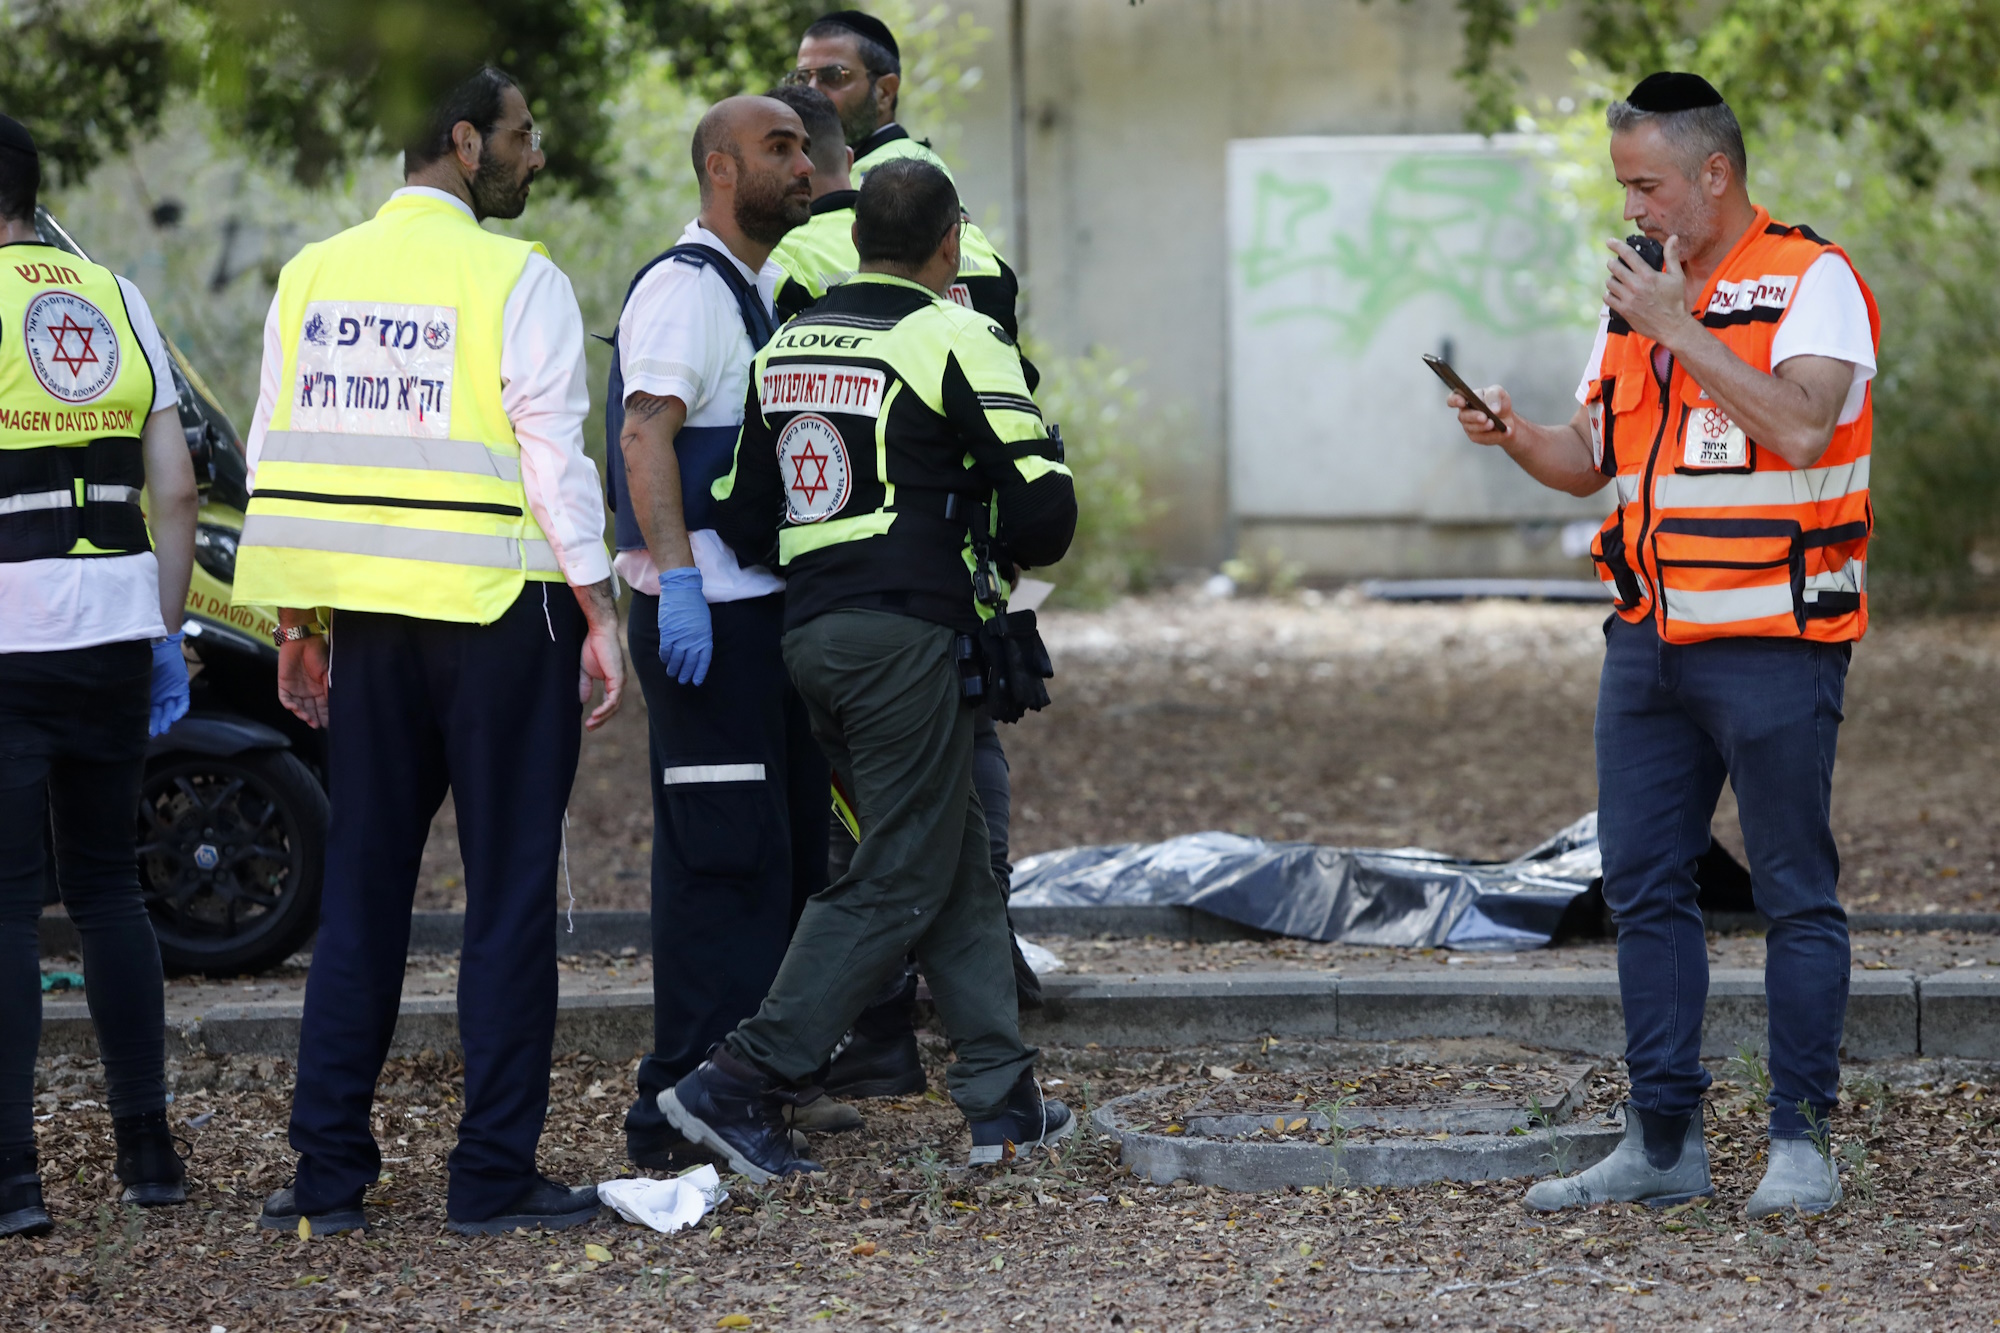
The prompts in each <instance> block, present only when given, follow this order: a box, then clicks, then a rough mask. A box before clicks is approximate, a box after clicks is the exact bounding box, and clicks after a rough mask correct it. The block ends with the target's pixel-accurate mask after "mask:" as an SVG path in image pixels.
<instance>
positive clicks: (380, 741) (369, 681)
mask: <svg viewBox="0 0 2000 1333" xmlns="http://www.w3.org/2000/svg"><path fill="white" fill-rule="evenodd" d="M583 635H584V619H583V611H582V608H580V607H579V606H578V605H577V602H576V596H575V594H574V593H572V592H571V591H570V590H569V588H568V587H566V586H565V585H563V584H560V583H553V584H551V583H530V584H528V586H527V588H526V589H525V590H524V591H523V592H522V594H521V596H520V598H519V599H518V600H517V601H516V602H515V603H514V605H513V606H511V607H510V608H508V610H507V612H506V613H505V614H504V615H502V616H501V617H500V619H499V620H497V621H495V622H494V623H492V624H491V625H461V624H449V623H446V622H443V621H436V620H416V619H412V618H410V617H407V616H392V615H378V614H371V613H365V612H355V611H342V612H339V613H338V614H337V616H336V617H335V621H334V629H333V666H332V680H331V690H330V701H331V704H332V709H333V714H332V718H331V721H330V725H329V728H328V731H327V764H328V770H329V773H328V775H329V784H328V785H329V787H330V792H329V794H330V796H331V799H332V804H333V824H332V829H331V833H330V836H329V838H328V841H327V856H326V888H325V893H324V897H323V899H322V902H321V905H320V927H319V940H318V942H317V943H316V944H314V946H313V952H312V971H311V973H310V975H309V976H308V977H307V979H306V1000H305V1020H304V1026H303V1028H302V1030H301V1031H300V1034H299V1064H298V1084H297V1088H296V1091H295V1092H294V1093H293V1097H292V1122H291V1143H292V1147H294V1148H296V1149H297V1150H298V1152H299V1170H298V1182H297V1198H298V1202H299V1204H300V1206H301V1208H302V1209H303V1210H304V1211H307V1212H318V1211H322V1210H324V1209H328V1208H334V1207H338V1206H341V1205H343V1204H346V1203H348V1202H350V1201H352V1200H355V1199H358V1198H359V1196H360V1194H361V1191H362V1190H363V1189H364V1188H366V1187H367V1186H368V1185H369V1184H370V1183H372V1182H373V1181H374V1180H375V1179H376V1177H377V1176H378V1175H379V1174H380V1172H381V1163H382V1158H381V1153H380V1150H379V1149H378V1148H377V1146H376V1143H375V1136H374V1135H373V1133H371V1132H370V1129H369V1110H370V1107H371V1105H372V1103H373V1101H374V1096H375V1080H376V1078H377V1077H378V1076H379V1075H380V1074H381V1072H382V1062H383V1060H384V1059H385V1058H387V1056H388V1052H389V1039H390V1038H391V1037H392V1036H393V1035H394V1033H395V1030H396V1012H397V1008H398V1004H399V1001H400V998H401V995H402V989H403V971H404V964H405V961H406V958H407V956H408V953H409V947H410V905H411V900H412V897H413V895H414V893H415V891H416V884H417V870H418V865H419V862H420V861H421V859H422V857H423V851H424V842H425V839H426V838H427V837H428V836H429V833H430V825H431V818H432V816H433V815H435V814H436V813H437V811H438V807H439V806H440V805H442V804H443V802H444V796H445V792H446V791H447V790H449V791H450V792H451V794H452V801H453V805H454V808H455V809H456V811H457V814H458V841H459V849H460V854H461V855H462V856H463V858H464V861H465V947H464V951H463V952H462V954H461V955H460V959H459V971H458V1013H459V1018H458V1032H459V1040H460V1043H461V1044H462V1045H463V1047H464V1050H465V1110H464V1114H463V1115H462V1116H461V1117H460V1119H459V1124H458V1145H457V1147H455V1148H454V1149H453V1150H452V1153H451V1158H450V1163H449V1164H450V1171H451V1182H450V1188H449V1192H448V1194H447V1197H446V1210H447V1212H448V1213H449V1214H450V1216H451V1217H453V1218H454V1219H457V1220H459V1221H468V1222H470V1221H483V1220H485V1219H486V1218H489V1217H493V1216H496V1215H498V1214H499V1213H501V1212H503V1211H504V1210H505V1209H506V1208H507V1206H508V1205H509V1204H511V1203H513V1202H514V1200H515V1199H516V1198H518V1197H519V1196H520V1194H521V1193H522V1191H524V1190H525V1189H527V1188H528V1187H529V1186H530V1185H531V1184H533V1183H534V1180H535V1148H536V1145H537V1143H539V1142H540V1140H541V1136H542V1122H543V1120H544V1119H545V1118H546V1116H547V1114H548V1104H549V1055H550V1050H551V1048H552V1046H553V1045H554V1041H555V1021H556V940H555V931H554V929H553V926H552V924H551V912H550V909H551V908H552V907H553V906H554V903H555V892H556V886H557V884H558V882H559V871H558V863H559V861H560V859H561V854H562V820H563V810H564V808H565V807H566V806H567V805H568V804H569V791H570V784H571V782H572V781H574V780H575V777H576V758H577V746H578V744H579V743H580V741H581V740H582V735H583V716H582V710H581V708H580V707H579V705H578V704H577V698H576V682H577V670H578V661H579V657H580V655H581V649H582V644H583Z"/></svg>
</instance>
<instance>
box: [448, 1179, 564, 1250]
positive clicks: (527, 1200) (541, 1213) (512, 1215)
mask: <svg viewBox="0 0 2000 1333" xmlns="http://www.w3.org/2000/svg"><path fill="white" fill-rule="evenodd" d="M602 1209H603V1205H602V1204H600V1203H599V1202H598V1201H597V1186H595V1185H579V1186H578V1187H577V1188H575V1189H571V1188H570V1187H569V1186H567V1185H559V1184H557V1183H556V1182H555V1181H553V1180H550V1179H549V1178H548V1177H546V1176H540V1177H537V1178H536V1180H535V1183H534V1184H532V1185H530V1186H528V1188H527V1189H525V1190H523V1191H521V1196H520V1197H519V1198H517V1199H515V1200H514V1202H512V1203H510V1204H508V1205H507V1206H506V1207H505V1208H503V1209H501V1211H500V1213H499V1214H498V1215H497V1216H494V1217H487V1218H481V1219H480V1220H479V1221H477V1222H464V1221H460V1220H459V1219H458V1218H455V1217H447V1218H446V1219H445V1223H444V1227H445V1230H446V1231H455V1232H457V1233H458V1234H459V1235H461V1236H493V1235H498V1234H499V1233H501V1232H503V1231H561V1230H563V1229H564V1228H566V1227H580V1226H582V1225H583V1224H584V1223H585V1222H588V1221H590V1220H591V1219H592V1218H595V1217H596V1216H597V1214H598V1213H599V1212H600V1211H602Z"/></svg>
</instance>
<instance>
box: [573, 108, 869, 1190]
mask: <svg viewBox="0 0 2000 1333" xmlns="http://www.w3.org/2000/svg"><path fill="white" fill-rule="evenodd" d="M806 150H807V139H806V132H805V127H804V126H803V125H802V124H801V123H800V121H799V118H798V115H797V114H796V113H795V112H793V111H792V109H791V108H790V107H788V106H786V105H785V104H784V103H782V102H777V101H773V100H772V99H770V98H768V97H732V98H729V99H728V100H726V101H724V102H720V103H718V104H717V105H716V106H714V107H713V108H711V109H710V110H709V112H708V113H707V114H706V115H704V116H703V117H702V119H701V123H700V125H698V126H697V127H696V128H695V132H694V141H693V144H692V156H693V159H694V173H695V179H696V181H697V182H698V183H699V185H700V188H701V213H700V215H699V216H698V217H697V218H696V219H695V220H694V221H693V222H690V223H689V224H688V226H687V229H686V230H685V231H683V232H682V233H681V238H680V243H679V244H677V245H675V246H674V247H673V248H672V249H669V250H667V251H666V252H665V253H663V254H661V255H659V256H657V257H656V258H654V259H653V260H652V261H651V262H649V263H648V264H646V266H645V267H643V268H641V269H640V270H639V273H638V276H637V277H635V278H634V279H633V280H632V286H631V289H630V291H629V292H628V293H627V295H626V298H625V308H624V311H623V312H622V313H621V314H620V316H619V319H618V337H617V343H616V346H615V348H614V350H613V359H612V365H611V379H610V387H609V391H608V393H607V395H606V403H605V440H606V446H607V451H608V453H609V456H610V469H609V470H610V473H611V481H612V496H613V501H614V503H615V505H616V509H617V515H618V554H617V557H616V559H615V564H616V567H617V569H618V572H619V573H620V574H621V575H622V576H623V577H624V579H625V581H626V582H627V583H629V584H631V585H632V614H631V622H630V635H631V647H632V657H633V661H634V663H635V669H636V670H637V672H638V676H639V684H640V687H641V688H642V689H643V690H644V691H645V694H646V705H647V710H648V716H649V718H650V721H651V729H652V734H651V760H650V777H649V781H650V782H651V784H652V792H653V877H652V879H653V883H652V920H653V979H654V980H653V1050H652V1052H651V1053H650V1054H649V1055H647V1057H646V1058H645V1060H644V1061H643V1062H641V1064H640V1066H639V1075H638V1085H639V1086H638V1097H637V1099H636V1100H635V1101H634V1102H633V1104H632V1107H631V1110H630V1111H629V1112H628V1113H627V1114H626V1117H625V1146H626V1155H627V1156H628V1157H629V1158H630V1159H631V1160H632V1162H633V1164H634V1165H637V1166H641V1167H651V1168H672V1167H676V1166H679V1165H681V1164H683V1163H684V1162H685V1161H687V1160H690V1158H689V1156H688V1154H689V1145H688V1144H687V1143H686V1141H685V1140H684V1139H683V1138H682V1137H681V1134H680V1132H679V1131H678V1130H676V1129H675V1128H674V1127H673V1126H672V1125H671V1124H669V1123H668V1122H667V1120H666V1117H665V1116H664V1115H663V1114H662V1113H661V1110H660V1106H659V1095H660V1093H662V1092H663V1091H665V1090H666V1089H668V1088H670V1087H672V1086H673V1085H674V1083H675V1082H676V1081H678V1080H679V1079H680V1078H681V1077H682V1076H683V1075H685V1074H686V1073H688V1072H689V1071H690V1070H692V1069H693V1068H694V1067H695V1066H696V1065H698V1064H700V1063H701V1060H702V1057H703V1055H704V1054H705V1053H706V1052H707V1050H708V1048H709V1047H710V1046H711V1045H713V1044H714V1043H716V1042H718V1041H720V1040H721V1039H722V1038H723V1036H724V1035H725V1034H726V1033H728V1032H729V1031H730V1030H731V1029H732V1028H734V1027H735V1026H736V1024H737V1023H738V1022H740V1021H741V1020H742V1019H744V1018H746V1017H747V1016H749V1015H750V1014H751V1013H752V1012H753V1011H755V1009H756V1008H757V1004H758V1002H759V1001H760V1000H762V999H763V998H764V992H765V991H766V990H767V989H769V987H770V984H771V978H772V977H773V976H775V975H776V974H777V970H778V964H779V962H780V961H782V960H783V958H784V955H785V947H786V945H787V943H788V942H789V941H790V939H791V934H792V923H793V922H794V921H795V920H796V919H797V917H798V913H799V911H800V909H801V908H802V907H803V906H804V903H805V900H806V899H807V898H809V897H810V896H812V895H813V894H814V893H816V892H818V891H819V890H820V889H821V888H823V887H825V885H826V808H827V790H828V773H827V765H826V760H825V759H824V758H823V757H822V756H821V755H820V752H819V748H818V746H817V745H816V744H815V743H814V741H813V738H812V731H811V725H810V723H809V721H808V719H807V717H806V713H805V708H804V705H803V704H802V703H801V702H800V700H799V697H798V693H797V691H796V690H794V689H793V688H792V684H791V681H790V679H789V678H788V677H787V675H786V672H785V664H784V660H783V658H782V657H781V656H780V653H779V639H780V637H781V635H782V633H783V629H784V602H785V598H784V587H785V585H784V582H783V580H781V579H780V578H778V576H777V575H776V574H775V573H773V572H772V571H771V570H770V569H768V568H766V567H764V566H763V565H760V564H756V563H752V564H750V565H748V566H746V565H745V564H744V563H743V562H742V561H740V560H738V559H737V555H736V553H735V552H734V551H732V550H731V549H730V548H729V546H728V544H727V543H725V542H724V541H723V540H722V539H721V538H719V537H718V536H717V535H716V534H715V531H714V527H715V524H714V519H713V511H714V501H713V499H712V498H711V497H710V486H711V485H712V484H713V483H714V482H715V480H716V479H717V478H718V477H720V476H721V475H722V474H723V473H725V472H727V471H728V470H729V466H730V460H731V458H732V456H733V455H734V453H735V449H736V436H737V433H738V431H739V430H740V429H741V427H742V423H743V403H744V395H745V390H746V389H747V388H748V387H749V375H750V361H751V358H752V357H753V356H755V355H756V353H757V351H758V350H759V349H760V348H761V347H763V345H764V343H765V342H766V341H767V340H768V339H769V338H770V336H771V333H772V330H773V328H774V316H773V312H772V305H771V298H772V293H773V291H774V290H775V288H776V286H777V284H778V280H779V278H780V277H781V276H782V274H781V271H780V270H779V268H778V266H777V265H776V264H775V263H773V262H771V250H772V247H773V246H775V245H777V243H778V242H779V241H780V240H781V239H783V237H784V236H785V234H786V233H787V232H788V231H790V230H791V229H792V228H794V227H796V226H798V225H799V224H801V223H803V222H804V221H805V220H806V218H807V216H808V215H809V212H810V205H811V200H812V194H811V185H812V162H811V161H810V159H808V157H807V156H806ZM841 1109H842V1110H844V1111H846V1115H845V1117H844V1119H845V1120H846V1122H847V1123H849V1124H858V1123H859V1117H858V1116H855V1115H854V1114H853V1112H852V1111H851V1110H846V1108H841ZM824 1127H831V1126H824ZM694 1160H698V1159H694Z"/></svg>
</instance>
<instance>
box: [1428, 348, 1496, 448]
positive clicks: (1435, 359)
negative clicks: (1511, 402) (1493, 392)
mask: <svg viewBox="0 0 2000 1333" xmlns="http://www.w3.org/2000/svg"><path fill="white" fill-rule="evenodd" d="M1424 364H1425V365H1427V366H1429V367H1430V368H1431V372H1432V373H1433V374H1435V375H1436V376H1437V377H1438V378H1439V379H1441V380H1443V381H1444V382H1445V383H1446V384H1447V385H1449V386H1451V388H1453V389H1454V390H1456V391H1457V392H1458V395H1459V397H1461V398H1463V399H1465V402H1466V406H1468V407H1476V408H1478V409H1479V410H1480V411H1482V412H1484V413H1485V414H1486V417H1487V419H1488V420H1489V421H1491V422H1492V423H1493V429H1495V430H1499V431H1504V430H1506V429H1507V423H1506V422H1504V421H1502V420H1501V419H1500V414H1499V413H1498V412H1495V411H1494V410H1493V409H1492V408H1490V407H1488V406H1487V405H1486V400H1485V399H1484V398H1481V397H1480V396H1479V395H1478V394H1476V393H1474V392H1473V391H1472V386H1471V385H1469V384H1467V383H1466V382H1465V381H1464V380H1463V379H1461V378H1460V377H1459V374H1458V372H1457V371H1455V370H1453V369H1452V368H1451V362H1449V361H1447V360H1445V359H1444V358H1443V357H1441V356H1432V355H1431V354H1430V353H1429V352H1425V353H1424Z"/></svg>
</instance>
